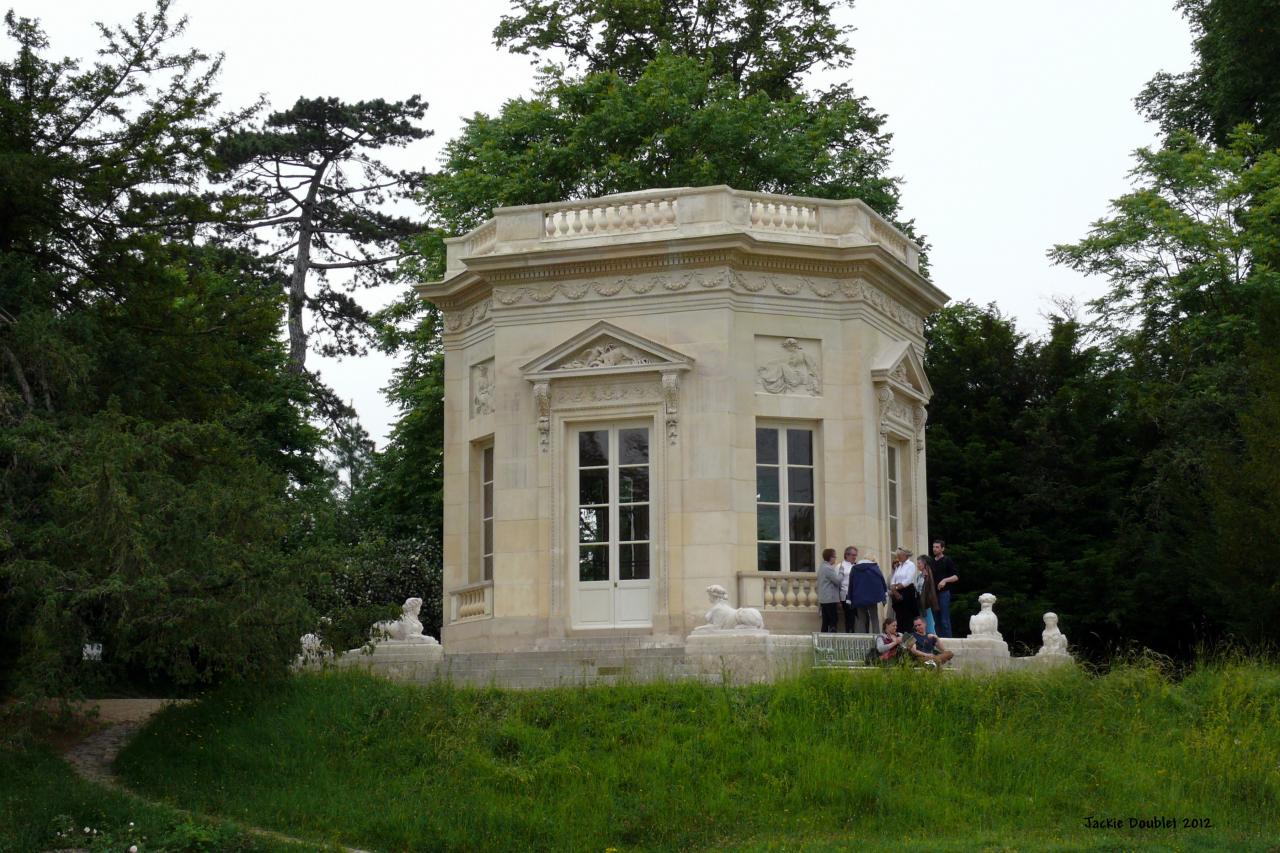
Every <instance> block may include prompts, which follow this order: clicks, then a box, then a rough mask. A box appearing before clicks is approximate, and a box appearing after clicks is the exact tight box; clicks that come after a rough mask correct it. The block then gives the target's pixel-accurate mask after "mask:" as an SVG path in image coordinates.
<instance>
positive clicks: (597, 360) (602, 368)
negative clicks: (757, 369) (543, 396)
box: [520, 320, 693, 381]
mask: <svg viewBox="0 0 1280 853" xmlns="http://www.w3.org/2000/svg"><path fill="white" fill-rule="evenodd" d="M692 366H693V359H691V358H689V357H688V356H687V355H684V354H683V353H679V352H676V351H675V350H673V349H671V348H670V347H666V346H663V345H662V344H660V343H657V342H656V341H651V340H649V339H648V338H645V337H643V336H641V335H637V334H635V333H634V332H628V331H627V330H626V329H622V328H619V327H618V326H615V325H613V324H612V323H607V322H605V321H603V320H601V321H600V322H598V323H596V324H595V325H593V326H591V327H589V328H587V329H584V330H583V331H581V332H579V333H578V334H576V335H574V336H573V337H571V338H569V339H568V340H567V341H565V342H564V343H562V344H560V345H559V346H557V347H555V348H554V349H552V350H549V351H548V352H546V353H544V354H542V355H540V356H538V357H537V358H535V359H534V360H533V361H531V362H529V363H528V364H526V365H525V366H524V367H522V368H521V369H520V372H521V373H523V374H524V377H525V378H526V379H528V380H530V381H535V380H546V379H553V378H557V377H569V376H587V375H593V374H597V373H644V372H654V371H657V372H662V373H666V372H670V371H673V370H677V371H678V370H688V369H689V368H691V367H692Z"/></svg>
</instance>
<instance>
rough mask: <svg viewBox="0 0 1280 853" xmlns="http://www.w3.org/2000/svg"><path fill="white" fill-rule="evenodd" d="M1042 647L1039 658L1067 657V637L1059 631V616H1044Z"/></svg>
mask: <svg viewBox="0 0 1280 853" xmlns="http://www.w3.org/2000/svg"><path fill="white" fill-rule="evenodd" d="M1040 640H1041V642H1042V645H1041V646H1040V651H1038V652H1036V655H1037V656H1041V655H1044V656H1048V655H1066V654H1069V653H1068V652H1067V635H1066V634H1064V633H1062V631H1060V630H1058V614H1056V613H1046V614H1045V615H1044V631H1042V632H1041V633H1040Z"/></svg>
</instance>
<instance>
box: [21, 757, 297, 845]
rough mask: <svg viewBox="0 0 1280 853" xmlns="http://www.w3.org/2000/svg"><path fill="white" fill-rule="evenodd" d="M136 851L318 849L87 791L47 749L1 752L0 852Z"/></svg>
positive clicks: (122, 796)
mask: <svg viewBox="0 0 1280 853" xmlns="http://www.w3.org/2000/svg"><path fill="white" fill-rule="evenodd" d="M85 830H88V832H86V831H85ZM131 845H137V847H138V849H139V851H142V853H153V851H171V853H177V851H192V853H194V851H209V853H214V852H215V851H216V852H217V853H298V851H300V850H303V849H307V850H312V849H318V847H313V846H308V847H306V848H302V847H299V846H297V845H293V844H284V843H277V842H273V841H270V840H266V839H262V838H255V837H253V836H250V835H247V834H245V833H244V832H243V831H242V830H240V829H238V828H237V827H235V826H232V825H230V824H228V823H227V822H226V821H218V820H213V821H210V820H192V819H191V818H189V817H188V816H186V815H183V814H181V813H180V812H177V811H175V810H173V809H170V808H165V807H157V806H153V805H148V804H146V803H143V802H141V801H140V800H138V799H137V798H135V797H131V796H129V795H127V794H122V793H118V792H116V791H112V790H109V789H107V788H103V787H101V786H99V785H93V784H90V783H88V782H85V781H84V780H82V779H80V778H79V777H78V776H76V775H75V774H73V773H72V772H71V768H70V767H68V766H67V765H66V763H64V762H63V761H62V760H61V759H59V758H58V757H57V756H56V755H54V754H53V753H52V752H50V751H49V750H48V749H45V748H43V747H36V746H28V747H25V748H17V747H0V851H2V853H30V851H37V850H54V849H61V848H76V847H79V848H88V849H92V850H95V851H113V853H123V851H126V850H128V849H129V847H130V846H131Z"/></svg>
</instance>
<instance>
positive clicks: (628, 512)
mask: <svg viewBox="0 0 1280 853" xmlns="http://www.w3.org/2000/svg"><path fill="white" fill-rule="evenodd" d="M618 528H619V530H618V541H619V542H643V541H645V540H647V539H648V538H649V505H648V504H636V505H635V506H624V507H619V508H618Z"/></svg>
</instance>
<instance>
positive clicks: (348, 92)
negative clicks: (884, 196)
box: [9, 0, 1192, 446]
mask: <svg viewBox="0 0 1280 853" xmlns="http://www.w3.org/2000/svg"><path fill="white" fill-rule="evenodd" d="M9 2H10V4H11V5H12V6H13V8H14V10H15V11H16V12H17V13H18V14H20V15H26V16H33V17H39V18H40V19H41V20H42V21H43V22H44V26H45V30H46V31H47V33H48V35H49V38H50V41H51V42H52V44H51V52H52V53H53V54H55V55H70V56H79V57H88V56H90V55H91V53H92V52H93V51H94V50H96V48H97V47H98V44H99V43H98V39H97V37H96V32H95V30H94V28H93V26H92V24H93V21H95V20H102V21H105V22H114V21H122V20H124V19H126V18H128V17H130V16H131V15H133V14H135V13H136V12H138V11H140V10H144V9H146V8H147V6H146V4H145V0H92V2H85V0H54V2H47V0H36V2H32V0H9ZM1172 3H1173V0H1121V2H1116V0H1034V2H1028V0H1000V1H999V2H997V1H996V0H968V2H956V0H860V2H859V3H858V4H857V6H856V7H855V8H854V9H852V10H842V11H841V13H840V18H841V20H844V21H847V22H848V23H851V24H853V25H854V26H855V27H857V32H856V33H855V34H854V36H853V45H854V47H855V48H856V50H857V56H856V58H855V60H854V63H853V65H852V67H850V68H848V69H845V70H843V71H841V72H840V75H839V76H840V77H842V78H843V79H847V80H850V81H851V82H852V84H853V86H854V88H855V90H856V91H857V92H858V93H860V94H862V95H865V96H866V97H867V98H868V99H869V102H870V104H871V106H872V107H873V108H874V109H876V110H877V111H879V112H881V113H884V114H886V115H887V116H888V125H887V126H888V129H889V130H890V131H891V132H892V133H893V137H894V138H893V150H894V157H893V171H894V173H895V174H896V175H898V176H900V177H902V178H903V179H904V182H905V183H904V188H903V194H902V202H903V210H904V213H905V215H906V217H908V218H914V219H915V220H916V224H917V226H918V228H919V229H920V231H921V232H922V233H923V234H925V235H926V236H927V238H928V240H929V242H930V243H931V244H932V249H931V251H930V258H931V263H932V272H931V275H932V277H933V280H934V283H935V284H937V285H938V286H939V287H941V288H942V289H943V290H944V291H946V292H947V293H948V294H950V296H951V298H952V299H957V300H960V299H969V300H973V301H974V302H978V303H987V302H995V303H996V304H997V305H998V306H999V307H1000V309H1001V310H1002V311H1004V312H1005V313H1006V314H1011V315H1013V316H1015V317H1016V318H1017V319H1018V323H1019V326H1020V327H1022V328H1023V329H1025V330H1027V331H1031V332H1038V331H1040V330H1042V329H1043V328H1044V326H1045V321H1044V315H1045V313H1047V312H1048V311H1050V310H1052V307H1053V305H1052V299H1053V298H1054V297H1070V298H1074V299H1076V300H1077V301H1078V302H1084V301H1087V300H1088V299H1090V298H1093V297H1094V296H1097V295H1098V294H1099V293H1100V292H1101V291H1102V288H1103V283H1102V282H1100V281H1095V280H1086V279H1084V278H1082V277H1080V276H1078V275H1076V274H1075V273H1072V272H1070V271H1068V270H1063V269H1057V268H1054V267H1051V266H1050V265H1049V263H1048V261H1047V260H1046V259H1045V251H1046V250H1047V249H1048V248H1049V247H1051V246H1052V245H1053V244H1054V243H1062V242H1069V241H1072V240H1075V239H1077V238H1079V237H1080V236H1081V235H1083V234H1084V232H1085V230H1086V229H1087V228H1088V225H1089V223H1090V222H1092V221H1093V220H1095V219H1097V218H1098V217H1099V216H1101V215H1103V214H1104V213H1105V212H1106V206H1107V201H1108V200H1109V199H1111V198H1114V197H1115V196H1117V195H1119V194H1120V193H1122V192H1124V190H1125V189H1126V187H1127V186H1128V179H1127V174H1128V171H1129V169H1130V168H1131V166H1132V159H1131V156H1130V155H1131V153H1132V151H1133V150H1134V149H1135V148H1138V147H1139V146H1142V145H1148V144H1151V143H1152V142H1153V141H1154V138H1155V137H1154V132H1153V129H1152V127H1151V126H1149V125H1147V124H1146V123H1144V122H1143V121H1142V120H1141V119H1140V118H1139V117H1138V116H1137V114H1136V113H1135V112H1134V109H1133V97H1134V96H1135V95H1136V94H1137V93H1138V91H1139V90H1140V89H1141V87H1142V85H1143V83H1145V82H1146V80H1148V79H1149V78H1150V77H1151V76H1152V75H1153V74H1154V73H1155V72H1157V71H1160V70H1167V71H1182V70H1185V69H1186V68H1187V67H1188V66H1189V65H1190V63H1191V56H1192V54H1191V47H1190V42H1191V36H1190V33H1189V31H1188V29H1187V26H1186V24H1185V22H1184V21H1183V20H1182V18H1181V17H1180V16H1179V15H1178V14H1177V13H1176V12H1174V11H1173V9H1172V8H1171V7H1172ZM175 7H176V9H177V11H178V13H179V14H186V15H187V16H188V17H189V18H190V23H189V28H188V42H189V43H191V44H194V45H197V46H199V47H200V48H201V49H203V50H205V51H207V52H219V51H220V52H223V53H225V54H226V61H225V65H224V70H223V75H222V90H223V92H224V93H225V98H226V103H227V104H228V105H234V106H239V105H243V104H247V103H250V102H252V101H253V100H254V99H255V98H256V97H257V96H258V95H260V94H261V95H265V96H266V97H267V99H268V101H269V102H270V103H271V105H272V106H274V107H276V108H284V107H287V106H289V105H290V104H292V103H293V101H294V100H295V99H296V98H298V97H299V96H304V95H305V96H336V97H340V98H343V99H348V100H358V99H364V98H378V97H381V98H386V99H388V100H395V99H400V98H404V97H406V96H408V95H411V94H420V95H422V96H423V98H425V99H426V100H427V101H428V102H429V103H430V105H431V107H430V109H429V111H428V114H427V125H428V126H429V127H430V128H431V129H432V130H434V132H435V136H434V138H432V139H429V140H427V141H426V142H423V143H420V144H418V145H416V146H414V147H412V148H410V149H407V150H406V151H404V152H402V153H399V154H397V156H396V157H395V159H394V163H395V164H396V165H398V166H415V167H422V166H427V167H434V166H435V165H436V161H437V157H438V154H439V150H440V147H441V145H442V144H443V143H444V142H445V141H447V140H448V139H450V138H451V137H453V136H455V135H456V134H457V133H458V131H459V130H460V128H461V125H462V118H463V117H464V116H469V115H471V114H472V113H475V112H493V111H496V110H497V109H498V108H499V107H501V105H502V103H503V101H505V100H506V99H508V98H511V97H516V96H519V95H523V94H526V93H527V92H528V91H529V89H530V87H531V85H532V69H531V66H530V64H529V61H528V59H527V58H525V57H519V56H512V55H509V54H506V53H503V52H500V51H498V50H497V49H496V48H495V47H494V46H493V44H492V40H491V37H490V33H491V31H492V30H493V26H494V24H495V23H496V22H497V20H498V18H499V16H500V15H502V14H503V13H504V12H505V11H506V10H507V9H508V8H509V4H508V3H507V2H506V0H468V2H457V0H426V2H422V0H418V2H403V0H402V2H393V0H362V2H359V3H351V2H343V3H337V2H327V0H309V2H299V1H298V0H266V2H264V0H255V2H249V0H219V1H218V2H216V3H215V2H210V0H198V2H197V0H186V2H182V0H176V2H175ZM831 79H832V78H831V77H830V76H829V75H828V77H827V78H824V80H823V81H822V82H830V80H831ZM392 295H393V294H382V295H381V296H380V297H377V296H375V300H377V299H378V298H380V299H381V301H382V302H385V301H388V300H389V299H390V298H391V296H392ZM311 359H313V361H312V364H313V365H314V366H316V367H318V368H319V369H320V370H321V372H322V373H323V374H324V376H325V378H326V379H327V380H328V381H329V383H330V384H332V385H333V386H334V387H335V388H337V390H338V392H339V393H340V394H341V395H342V396H343V397H345V398H346V399H348V400H351V401H352V402H353V403H354V404H355V406H356V408H357V409H358V410H359V412H360V415H361V418H362V420H363V422H364V424H365V427H366V428H367V429H368V430H369V432H370V434H371V435H372V436H373V437H374V439H375V440H376V441H377V442H378V444H379V446H381V445H382V443H383V441H384V440H385V437H386V434H387V431H388V428H389V426H390V423H391V422H392V421H393V420H394V418H395V417H396V413H395V412H394V411H393V410H392V409H391V408H389V407H388V406H387V404H386V402H385V400H384V399H383V396H382V394H381V391H380V389H381V388H382V387H383V386H385V385H386V382H387V379H388V377H389V376H390V371H391V368H392V366H393V364H392V361H391V360H390V359H386V358H383V357H382V356H379V355H376V354H374V355H370V356H368V357H366V358H361V359H348V360H345V361H343V362H334V361H331V360H325V359H320V358H319V357H317V356H311Z"/></svg>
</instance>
